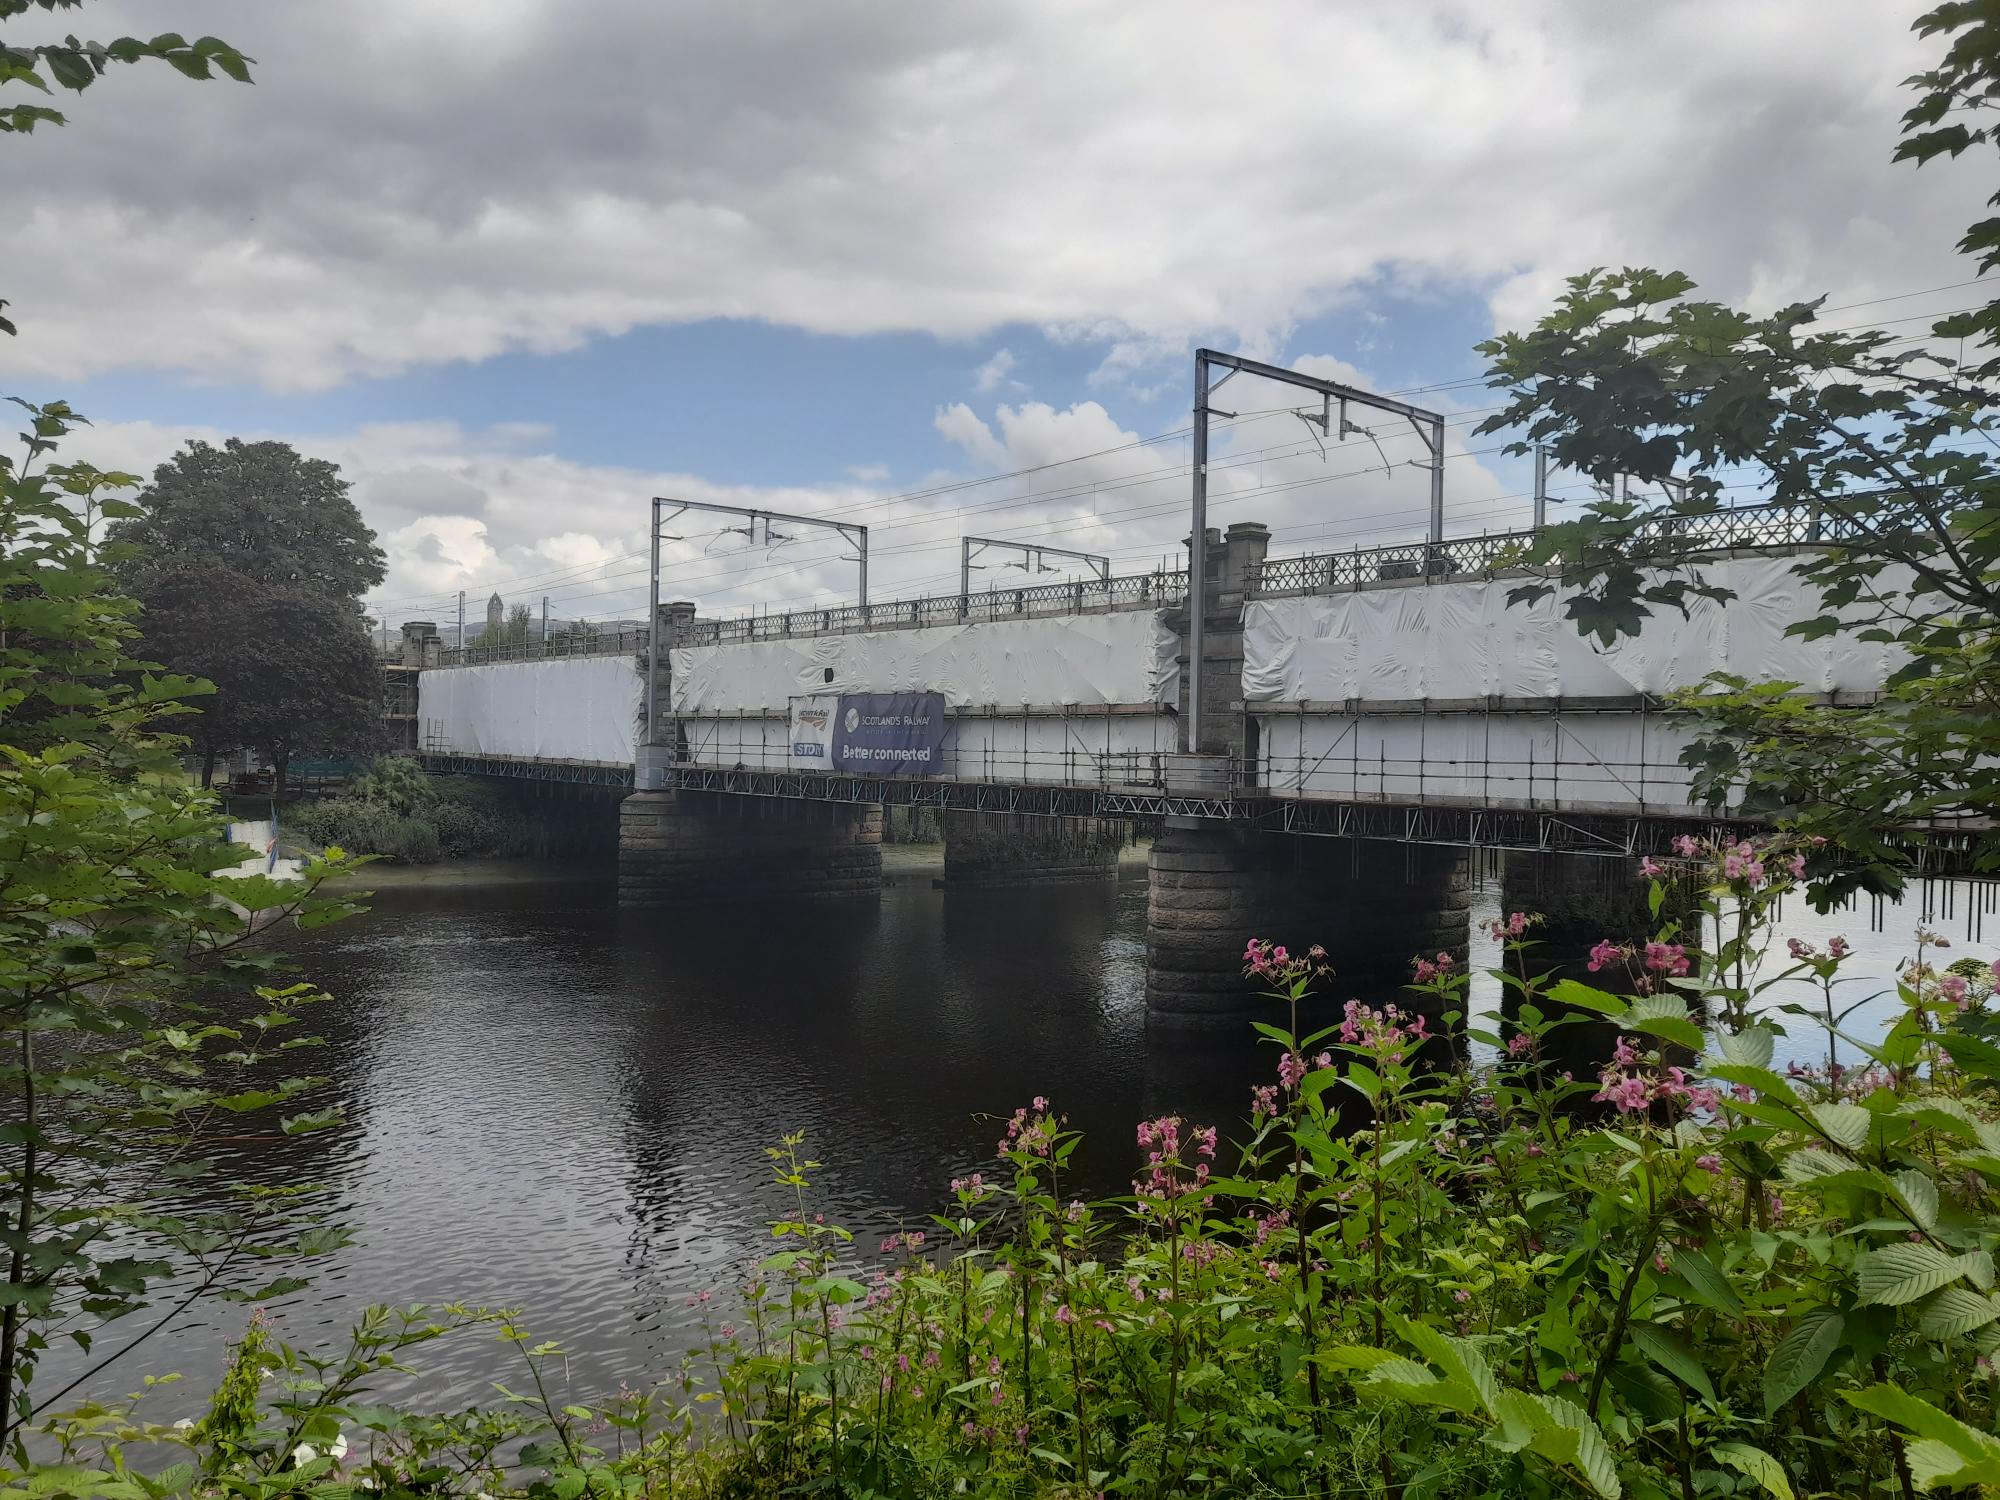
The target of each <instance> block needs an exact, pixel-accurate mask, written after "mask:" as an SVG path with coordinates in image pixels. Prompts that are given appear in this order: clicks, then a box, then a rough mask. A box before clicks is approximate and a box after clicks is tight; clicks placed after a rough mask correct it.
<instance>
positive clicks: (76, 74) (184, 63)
mask: <svg viewBox="0 0 2000 1500" xmlns="http://www.w3.org/2000/svg"><path fill="white" fill-rule="evenodd" d="M82 5H83V0H0V23H5V22H8V21H12V20H15V19H17V18H18V17H20V16H24V15H26V14H27V13H28V12H29V11H31V10H42V11H46V12H50V13H54V12H56V11H63V10H79V9H81V8H82ZM149 57H150V58H155V59H157V60H159V61H161V62H164V63H167V64H168V65H169V66H171V67H172V68H173V69H174V71H175V72H177V73H180V74H181V75H183V76H184V77H187V78H196V79H207V78H212V77H214V76H215V74H216V73H218V72H220V73H222V74H223V75H224V76H226V77H229V78H233V79H235V80H236V81H237V82H238V83H248V82H249V81H250V62H251V59H249V58H247V57H245V56H244V55H243V54H242V53H241V52H238V51H237V50H236V49H235V48H234V47H232V46H230V45H229V44H228V43H227V42H224V41H220V40H218V39H217V38H215V37H212V36H205V37H201V38H199V39H198V40H196V41H193V42H190V41H188V40H187V39H186V38H185V37H183V36H182V35H181V34H180V33H179V32H175V31H163V32H161V33H160V34H159V35H158V36H156V37H154V38H152V39H151V40H150V41H142V40H140V39H139V38H138V37H132V36H121V37H115V38H113V39H112V40H111V41H109V42H85V41H79V40H77V38H76V37H74V36H67V37H64V38H63V39H62V40H61V41H60V42H50V43H42V44H39V45H35V46H9V45H8V43H7V41H6V39H5V38H4V37H0V86H6V85H9V84H13V85H17V86H20V87H25V88H30V89H33V90H35V91H36V92H38V93H40V94H42V95H44V96H50V95H51V94H52V90H51V89H50V85H51V84H54V85H55V86H56V87H58V88H65V89H70V90H73V91H75V92H76V93H79V94H80V93H82V92H83V91H84V90H85V89H87V88H89V87H90V86H91V85H92V84H93V83H95V82H96V81H97V80H98V79H99V78H100V77H102V76H103V75H104V73H105V71H106V70H107V69H108V68H109V67H110V65H111V64H113V63H135V62H139V61H140V60H142V59H144V58H149ZM66 123H68V122H67V120H66V118H65V117H64V115H63V113H62V111H60V110H58V109H56V108H54V107H53V106H51V105H48V104H29V103H26V102H23V103H19V104H0V135H26V134H28V133H29V132H31V131H33V130H34V128H35V127H36V126H37V125H63V124H66ZM6 307H7V300H6V299H5V298H4V297H0V333H5V334H11V333H13V332H14V331H15V330H14V325H13V324H12V323H10V322H9V321H8V320H7V318H6V317H5V316H4V311H5V309H6Z"/></svg>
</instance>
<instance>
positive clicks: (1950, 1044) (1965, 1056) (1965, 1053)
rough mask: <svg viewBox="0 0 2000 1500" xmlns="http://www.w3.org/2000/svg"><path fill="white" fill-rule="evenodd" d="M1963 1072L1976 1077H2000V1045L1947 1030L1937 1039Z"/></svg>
mask: <svg viewBox="0 0 2000 1500" xmlns="http://www.w3.org/2000/svg"><path fill="white" fill-rule="evenodd" d="M1937 1042H1938V1045H1939V1046H1940V1047H1942V1048H1944V1050H1945V1051H1946V1053H1948V1054H1949V1055H1950V1057H1951V1060H1952V1061H1953V1062H1955V1063H1957V1064H1958V1066H1959V1070H1960V1071H1961V1072H1965V1073H1969V1074H1971V1075H1972V1076H1973V1077H1975V1078H2000V1047H1996V1046H1994V1045H1993V1044H1992V1043H1991V1042H1983V1041H1981V1040H1980V1039H1979V1038H1978V1037H1974V1036H1960V1035H1959V1034H1957V1033H1956V1032H1950V1031H1947V1032H1945V1033H1944V1034H1943V1035H1941V1036H1939V1037H1938V1039H1937Z"/></svg>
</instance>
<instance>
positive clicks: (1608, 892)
mask: <svg viewBox="0 0 2000 1500" xmlns="http://www.w3.org/2000/svg"><path fill="white" fill-rule="evenodd" d="M1647 889H1648V885H1647V882H1646V881H1644V880H1641V879H1640V878H1639V862H1638V860H1637V859H1623V858H1603V857H1597V856H1590V855H1581V854H1532V853H1510V854H1508V855H1506V856H1504V858H1503V861H1502V864H1501V867H1500V901H1501V905H1503V906H1504V907H1505V908H1506V909H1507V910H1508V911H1510V912H1514V911H1525V912H1533V913H1537V914H1539V915H1540V916H1541V918H1542V921H1541V923H1540V924H1539V925H1537V926H1536V927H1535V929H1534V930H1533V931H1532V932H1531V933H1530V934H1529V935H1530V936H1531V937H1533V938H1534V939H1535V943H1536V947H1535V950H1534V963H1535V964H1536V965H1537V966H1538V968H1540V969H1549V968H1558V967H1559V968H1560V969H1562V970H1563V972H1565V973H1573V974H1575V975H1576V977H1578V978H1580V979H1586V980H1587V979H1588V977H1589V976H1588V973H1587V972H1586V970H1585V967H1584V966H1585V965H1586V964H1587V962H1588V961H1589V957H1590V950H1591V949H1592V948H1593V947H1595V946H1596V945H1597V944H1598V943H1599V942H1601V941H1603V940H1604V939H1606V938H1609V939H1610V940H1611V941H1612V942H1614V943H1643V942H1645V941H1646V939H1648V938H1650V937H1651V936H1652V935H1653V932H1654V930H1655V928H1656V926H1657V925H1658V924H1657V923H1656V922H1655V921H1654V919H1653V916H1652V913H1651V912H1650V911H1648V910H1647V904H1646V902H1647ZM1670 898H1671V893H1670ZM1673 909H1674V907H1673V905H1672V904H1671V900H1670V904H1669V905H1668V906H1665V907H1663V908H1662V909H1661V914H1660V920H1661V921H1662V922H1664V921H1666V920H1667V919H1668V918H1669V917H1670V916H1671V914H1672V911H1673Z"/></svg>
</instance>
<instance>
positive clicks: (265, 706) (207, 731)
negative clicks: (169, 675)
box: [142, 564, 382, 792]
mask: <svg viewBox="0 0 2000 1500" xmlns="http://www.w3.org/2000/svg"><path fill="white" fill-rule="evenodd" d="M142 623H143V625H144V629H145V639H146V649H147V650H149V651H151V652H153V653H155V654H157V655H158V656H159V657H160V658H161V659H162V660H165V661H168V662H171V663H173V665H174V668H175V670H177V671H181V672H185V673H188V674H189V675H191V676H198V677H201V678H204V679H206V680H207V681H209V682H212V683H213V684H214V685H215V688H216V693H215V695H214V696H213V697H212V698H210V699H209V700H208V702H207V704H206V705H205V707H204V709H203V711H202V713H201V715H200V717H199V718H196V719H193V720H191V721H190V723H189V725H188V735H189V738H190V739H191V740H192V742H193V745H194V748H195V750H196V751H197V752H199V753H200V755H201V757H202V785H203V786H208V785H210V784H211V782H212V781H213V779H214V774H215V762H216V758H217V757H218V756H220V755H223V754H226V753H227V752H229V751H231V750H235V749H238V748H240V747H243V746H255V747H257V748H258V749H260V750H263V751H266V752H268V753H269V754H270V755H271V757H272V764H273V765H274V766H275V767H276V768H277V773H278V788H279V790H280V792H282V791H283V789H284V782H285V773H286V769H287V766H288V764H289V762H290V760H291V758H292V756H293V755H294V754H297V753H299V752H301V751H313V750H325V751H336V752H353V753H360V754H368V753H372V752H373V751H374V750H376V749H377V748H379V746H380V742H381V737H382V668H381V664H380V662H379V661H378V660H377V659H376V655H375V650H374V647H373V646H372V645H371V644H370V643H369V640H368V637H367V635H366V633H365V631H364V629H363V627H362V624H361V621H360V619H359V617H358V616H357V615H355V614H354V612H353V610H352V609H351V607H350V606H349V605H348V604H347V603H346V602H345V601H343V600H340V599H336V598H332V597H330V596H329V595H326V594H324V593H321V592H318V591H316V590H313V589H308V588H299V587H295V586H290V585H285V586H268V585H265V584H261V583H259V582H257V581H256V580H255V579H252V578H246V577H245V576H244V575H243V574H241V573H238V572H236V571H234V570H233V569H230V568H225V567H220V566H216V565H212V564H211V565H196V566H192V567H186V568H183V569H180V570H178V571H175V572H170V573H163V574H159V575H157V576H156V577H155V578H154V579H153V581H152V584H151V587H150V589H149V591H148V594H147V598H146V608H145V613H144V616H143V617H142Z"/></svg>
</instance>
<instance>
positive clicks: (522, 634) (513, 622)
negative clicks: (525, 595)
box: [496, 604, 535, 647]
mask: <svg viewBox="0 0 2000 1500" xmlns="http://www.w3.org/2000/svg"><path fill="white" fill-rule="evenodd" d="M534 628H535V617H534V615H533V614H531V613H530V612H529V610H528V606H527V605H525V604H517V605H515V606H514V607H513V608H512V609H510V610H508V611H507V623H506V624H505V625H503V626H501V627H500V638H499V640H498V642H497V643H496V644H498V645H502V646H515V647H526V646H527V644H528V642H529V641H530V640H531V639H533V635H534Z"/></svg>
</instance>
